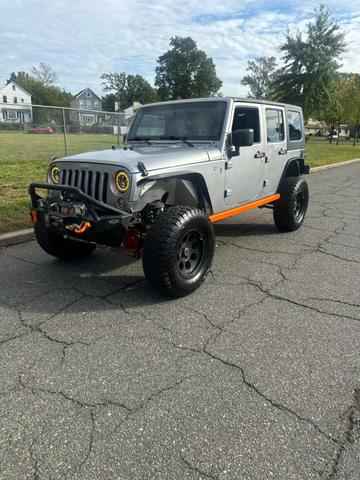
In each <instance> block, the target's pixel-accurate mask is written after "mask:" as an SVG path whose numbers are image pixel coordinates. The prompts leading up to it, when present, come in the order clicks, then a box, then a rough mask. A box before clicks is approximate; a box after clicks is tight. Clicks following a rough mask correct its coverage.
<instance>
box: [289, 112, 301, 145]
mask: <svg viewBox="0 0 360 480" xmlns="http://www.w3.org/2000/svg"><path fill="white" fill-rule="evenodd" d="M287 117H288V125H289V139H290V141H291V142H296V141H297V140H301V139H302V122H301V115H300V112H295V111H294V110H288V112H287Z"/></svg>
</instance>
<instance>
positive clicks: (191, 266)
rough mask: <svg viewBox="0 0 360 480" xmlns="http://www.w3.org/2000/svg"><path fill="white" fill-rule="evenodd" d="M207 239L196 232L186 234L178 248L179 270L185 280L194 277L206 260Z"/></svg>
mask: <svg viewBox="0 0 360 480" xmlns="http://www.w3.org/2000/svg"><path fill="white" fill-rule="evenodd" d="M205 248H206V247H205V238H204V236H203V235H202V234H201V233H200V232H198V231H196V230H191V231H189V232H186V233H185V234H184V235H183V236H182V237H181V239H180V241H179V242H178V246H177V263H176V265H177V269H178V272H179V274H180V275H181V276H182V277H184V278H191V277H194V276H195V275H196V274H197V273H198V271H199V270H200V268H201V266H202V264H203V262H204V258H205Z"/></svg>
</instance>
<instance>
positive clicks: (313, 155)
mask: <svg viewBox="0 0 360 480" xmlns="http://www.w3.org/2000/svg"><path fill="white" fill-rule="evenodd" d="M116 140H117V139H116V137H115V136H113V135H101V134H73V135H68V152H69V153H81V152H85V151H91V150H101V149H104V148H110V147H111V145H113V144H115V143H116ZM306 151H307V157H306V159H307V163H309V164H310V165H311V166H312V167H315V166H320V165H326V164H328V163H336V162H342V161H344V160H351V159H353V158H360V146H359V145H357V146H356V147H353V146H352V145H351V144H350V143H346V144H340V145H335V144H332V145H330V144H329V143H328V142H326V141H321V140H315V139H310V141H309V142H308V143H307V146H306ZM53 155H56V156H63V155H64V140H63V136H62V135H61V134H52V135H40V134H39V135H35V134H29V133H22V132H0V187H1V190H0V233H3V232H9V231H12V230H16V229H20V228H26V227H29V226H30V221H29V212H28V205H29V197H28V194H27V187H28V185H29V183H30V182H32V181H44V180H45V179H46V173H47V164H48V161H49V157H50V156H53Z"/></svg>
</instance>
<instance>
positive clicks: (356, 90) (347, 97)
mask: <svg viewBox="0 0 360 480" xmlns="http://www.w3.org/2000/svg"><path fill="white" fill-rule="evenodd" d="M345 83H346V88H345V89H344V98H343V108H344V117H345V118H346V121H347V122H348V123H349V125H350V126H351V127H352V130H353V132H354V133H353V135H354V145H356V141H357V139H358V134H359V127H360V75H359V74H353V75H351V77H350V78H349V79H348V80H347V81H345Z"/></svg>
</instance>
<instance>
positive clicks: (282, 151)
mask: <svg viewBox="0 0 360 480" xmlns="http://www.w3.org/2000/svg"><path fill="white" fill-rule="evenodd" d="M286 154H287V150H286V148H280V150H279V155H286Z"/></svg>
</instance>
